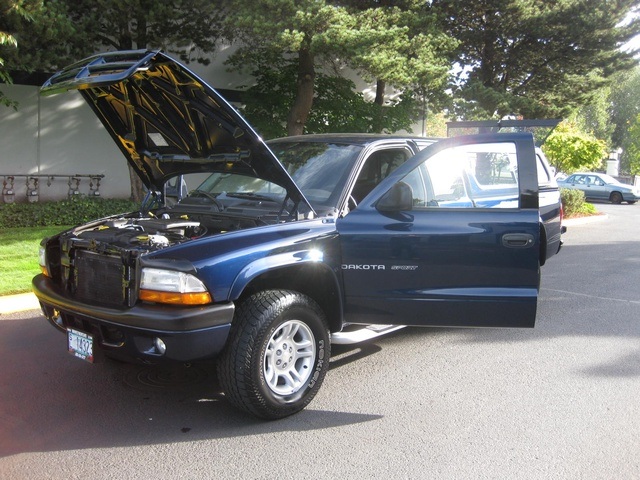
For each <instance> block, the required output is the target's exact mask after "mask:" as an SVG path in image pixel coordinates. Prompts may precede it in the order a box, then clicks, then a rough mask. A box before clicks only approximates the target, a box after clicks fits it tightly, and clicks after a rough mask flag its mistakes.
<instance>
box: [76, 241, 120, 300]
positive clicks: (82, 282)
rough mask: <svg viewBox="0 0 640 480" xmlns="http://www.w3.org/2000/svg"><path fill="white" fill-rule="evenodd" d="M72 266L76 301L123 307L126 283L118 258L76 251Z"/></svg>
mask: <svg viewBox="0 0 640 480" xmlns="http://www.w3.org/2000/svg"><path fill="white" fill-rule="evenodd" d="M74 265H75V297H76V298H77V299H78V300H82V301H83V302H87V303H96V304H99V305H105V306H123V305H124V303H125V299H126V289H125V285H126V283H127V282H126V279H125V267H124V265H123V264H122V260H121V259H120V257H114V256H108V255H99V254H97V253H93V252H89V251H85V250H78V251H76V255H75V262H74Z"/></svg>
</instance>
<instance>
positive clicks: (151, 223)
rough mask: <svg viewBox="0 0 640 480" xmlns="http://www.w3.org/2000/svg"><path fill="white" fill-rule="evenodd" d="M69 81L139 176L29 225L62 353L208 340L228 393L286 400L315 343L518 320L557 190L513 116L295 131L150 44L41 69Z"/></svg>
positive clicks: (318, 351) (205, 354)
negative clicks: (47, 232) (260, 119)
mask: <svg viewBox="0 0 640 480" xmlns="http://www.w3.org/2000/svg"><path fill="white" fill-rule="evenodd" d="M66 90H78V91H79V92H80V93H81V95H82V96H83V97H84V99H85V100H86V101H87V103H88V104H89V106H90V107H91V108H92V109H93V111H94V112H95V114H96V115H97V116H98V118H99V119H100V120H101V122H102V123H103V124H104V126H105V128H106V130H107V131H108V132H109V134H110V135H111V137H112V138H113V140H114V141H115V142H116V144H117V145H118V147H119V148H120V150H121V151H122V153H123V155H124V157H125V159H126V161H127V162H128V163H129V164H130V165H131V167H132V168H133V169H134V170H135V172H136V173H137V174H138V175H139V176H140V178H141V179H142V181H143V182H144V184H145V185H146V187H147V189H148V191H149V195H148V198H147V200H146V201H145V202H144V204H143V205H142V206H141V208H140V210H139V211H135V212H130V213H125V214H121V215H114V216H111V217H108V218H102V219H98V220H95V221H92V222H90V223H87V224H85V225H80V226H77V227H75V228H72V229H70V230H68V231H65V232H62V233H60V234H58V235H55V236H53V237H51V238H48V239H45V240H43V242H42V244H41V249H40V266H41V269H42V273H41V274H39V275H38V276H36V277H35V278H34V280H33V288H34V291H35V294H36V295H37V297H38V299H39V301H40V304H41V307H42V311H43V313H44V316H45V317H46V318H47V319H48V321H49V322H50V323H51V324H52V325H53V326H54V327H55V328H57V329H58V330H60V331H61V332H64V334H65V336H66V348H67V349H68V350H69V352H71V353H72V354H73V355H75V356H76V357H78V358H81V359H83V360H87V361H89V362H91V361H94V360H95V359H97V358H100V357H101V356H107V357H112V358H115V359H120V360H124V361H128V362H142V363H145V364H162V363H168V362H196V361H200V360H209V359H217V360H216V362H215V363H216V365H217V369H218V377H219V381H220V384H221V386H222V388H223V390H224V393H225V396H226V398H227V399H228V400H229V401H230V402H231V403H232V404H233V405H235V406H236V407H238V408H240V409H241V410H244V411H246V412H248V413H250V414H253V415H255V416H258V417H261V418H267V419H276V418H282V417H285V416H287V415H291V414H293V413H295V412H298V411H300V410H301V409H303V408H304V407H305V406H306V405H307V404H308V403H309V402H310V401H311V400H312V398H313V397H314V395H315V394H316V392H317V391H318V389H319V388H320V385H321V384H322V382H323V379H324V377H325V374H326V372H327V369H328V366H329V361H330V356H331V344H332V343H350V342H360V341H364V340H367V339H370V338H374V337H375V336H377V335H380V334H384V333H387V332H390V331H393V330H394V329H397V328H400V327H401V326H408V325H411V326H447V327H452V326H460V327H533V326H534V323H535V317H536V305H537V296H538V288H539V279H540V266H541V265H543V264H544V263H545V262H546V261H547V259H548V258H549V257H551V256H553V255H554V254H555V253H557V252H558V250H559V249H560V245H561V231H562V230H561V207H560V200H559V195H558V191H557V187H555V189H554V188H553V176H552V175H550V171H549V169H548V165H546V163H545V162H544V161H543V160H542V159H541V158H540V157H539V156H537V155H536V150H535V147H534V143H533V140H532V137H531V135H530V134H526V133H509V134H487V135H470V136H460V137H456V138H452V139H443V140H436V139H428V138H421V137H410V136H395V135H364V134H353V135H345V134H342V135H309V136H301V137H289V138H283V139H278V140H273V141H270V142H267V143H265V142H263V141H262V140H261V139H260V137H259V136H258V135H257V134H256V132H255V131H254V130H253V129H252V128H251V127H250V125H248V124H247V122H246V121H245V120H244V119H243V118H242V117H241V116H240V115H239V114H238V113H237V111H236V110H235V109H234V108H233V107H232V106H231V105H230V104H228V103H227V102H226V101H225V100H224V99H223V98H222V97H221V96H220V95H219V94H218V93H217V92H216V91H215V90H214V89H213V88H211V87H210V86H208V85H207V84H206V83H205V82H203V81H202V80H201V79H199V78H198V77H197V76H196V75H195V74H193V73H192V72H190V71H189V70H188V69H187V68H186V67H184V66H182V65H180V64H179V63H178V62H176V61H175V60H173V59H172V58H171V57H169V56H167V55H165V54H163V53H162V52H158V51H127V52H112V53H106V54H100V55H96V56H93V57H90V58H88V59H85V60H83V61H81V62H78V63H76V64H74V65H71V66H69V67H67V68H65V69H64V70H62V71H61V72H59V73H57V74H56V75H54V76H53V77H52V78H51V79H50V80H48V81H47V83H46V84H45V85H44V86H43V88H42V93H43V94H45V95H46V94H55V93H59V92H63V91H66Z"/></svg>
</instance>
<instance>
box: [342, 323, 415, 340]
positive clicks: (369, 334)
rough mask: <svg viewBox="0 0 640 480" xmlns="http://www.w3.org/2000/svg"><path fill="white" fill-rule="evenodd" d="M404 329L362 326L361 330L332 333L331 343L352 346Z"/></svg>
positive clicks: (399, 326)
mask: <svg viewBox="0 0 640 480" xmlns="http://www.w3.org/2000/svg"><path fill="white" fill-rule="evenodd" d="M404 327H405V326H404V325H363V326H362V328H358V329H357V330H350V331H346V332H345V331H343V332H336V333H332V334H331V343H333V344H334V345H352V344H354V343H360V342H366V341H368V340H372V339H374V338H378V337H381V336H382V335H386V334H387V333H391V332H395V331H396V330H400V329H401V328H404Z"/></svg>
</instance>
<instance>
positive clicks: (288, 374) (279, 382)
mask: <svg viewBox="0 0 640 480" xmlns="http://www.w3.org/2000/svg"><path fill="white" fill-rule="evenodd" d="M315 358H316V346H315V339H314V336H313V333H312V332H311V329H310V328H309V327H308V326H307V325H306V324H305V323H304V322H301V321H299V320H289V321H287V322H285V323H283V324H282V325H281V326H280V327H279V328H278V329H277V330H276V331H275V332H274V333H273V335H272V336H271V338H270V339H269V342H268V343H267V349H266V351H265V355H264V370H263V371H264V377H265V380H266V382H267V385H268V387H269V388H270V389H271V391H273V392H274V393H276V394H278V395H291V394H293V393H296V392H297V391H298V390H300V389H301V388H302V387H303V386H304V385H305V384H306V382H307V380H308V379H309V377H310V376H311V373H312V371H313V368H312V367H313V363H314V361H315Z"/></svg>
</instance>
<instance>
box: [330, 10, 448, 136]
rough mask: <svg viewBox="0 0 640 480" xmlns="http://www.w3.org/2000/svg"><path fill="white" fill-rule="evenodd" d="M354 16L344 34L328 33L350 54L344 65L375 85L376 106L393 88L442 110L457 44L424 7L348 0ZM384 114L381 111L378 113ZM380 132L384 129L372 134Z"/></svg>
mask: <svg viewBox="0 0 640 480" xmlns="http://www.w3.org/2000/svg"><path fill="white" fill-rule="evenodd" d="M341 3H343V4H346V5H350V6H351V7H352V8H353V9H354V12H353V14H352V15H351V17H350V19H351V22H352V23H351V24H350V25H348V28H347V29H344V28H343V29H334V30H331V31H329V32H328V35H329V36H330V38H331V41H332V42H333V43H335V44H337V45H341V46H342V49H343V51H347V52H349V54H348V57H347V58H346V59H345V61H346V63H347V64H348V65H349V66H351V67H352V68H355V69H356V70H358V71H360V73H361V74H362V75H363V77H364V78H365V79H368V80H370V81H375V83H376V96H375V100H374V103H376V104H377V105H379V106H380V107H382V106H383V105H384V104H385V101H386V98H385V89H386V87H387V86H392V87H394V88H395V89H400V90H403V91H405V97H406V96H408V95H409V94H414V95H415V96H416V97H417V98H416V100H418V101H419V102H428V103H430V104H431V105H432V107H435V108H437V107H442V106H443V105H445V104H446V103H448V102H447V100H448V96H446V94H445V90H446V88H447V86H448V83H449V80H450V71H451V61H452V58H453V56H452V53H453V51H454V48H455V47H456V46H457V42H456V41H455V40H454V39H453V38H451V37H449V36H448V35H446V34H445V33H444V32H443V31H442V29H441V26H440V23H439V22H438V19H437V16H436V14H435V12H434V10H433V9H432V8H431V5H430V4H429V3H428V2H424V1H421V0H403V1H394V0H350V1H344V2H341ZM381 112H382V109H381ZM376 131H382V128H378V129H376Z"/></svg>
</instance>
